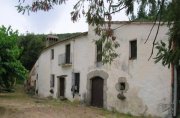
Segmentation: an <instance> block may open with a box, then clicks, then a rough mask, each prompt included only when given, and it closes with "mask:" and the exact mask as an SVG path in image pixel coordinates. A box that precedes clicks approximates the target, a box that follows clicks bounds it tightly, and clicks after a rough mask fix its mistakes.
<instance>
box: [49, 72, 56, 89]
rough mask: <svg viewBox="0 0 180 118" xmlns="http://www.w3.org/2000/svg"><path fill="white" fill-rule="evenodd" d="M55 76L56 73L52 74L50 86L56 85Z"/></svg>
mask: <svg viewBox="0 0 180 118" xmlns="http://www.w3.org/2000/svg"><path fill="white" fill-rule="evenodd" d="M54 77H55V75H54V74H52V75H51V79H50V87H54Z"/></svg>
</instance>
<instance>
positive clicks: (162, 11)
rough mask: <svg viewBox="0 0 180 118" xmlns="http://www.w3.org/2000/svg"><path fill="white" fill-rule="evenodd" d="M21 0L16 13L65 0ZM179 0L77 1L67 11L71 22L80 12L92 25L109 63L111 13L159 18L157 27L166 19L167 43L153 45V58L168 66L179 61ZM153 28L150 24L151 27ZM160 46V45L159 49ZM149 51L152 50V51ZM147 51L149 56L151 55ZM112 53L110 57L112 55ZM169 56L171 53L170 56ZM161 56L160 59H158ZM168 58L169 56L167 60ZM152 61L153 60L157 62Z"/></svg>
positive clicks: (112, 44) (112, 49) (47, 7)
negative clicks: (155, 50)
mask: <svg viewBox="0 0 180 118" xmlns="http://www.w3.org/2000/svg"><path fill="white" fill-rule="evenodd" d="M23 1H24V0H20V4H19V5H18V6H17V9H18V12H23V13H25V11H26V10H27V11H28V12H29V11H32V12H36V11H38V10H44V11H48V10H50V9H52V8H53V6H54V5H59V4H62V3H64V2H65V1H66V0H44V1H39V0H35V1H34V2H32V5H27V6H26V5H25V6H24V5H22V4H23V3H24V2H23ZM85 2H88V3H89V7H88V10H87V11H85V9H84V3H85ZM135 3H137V4H138V5H139V6H138V8H139V9H138V14H137V16H136V15H134V8H135ZM179 6H180V1H179V0H172V1H169V0H78V1H77V4H76V5H74V8H73V9H74V10H73V11H72V12H71V16H72V18H71V19H72V20H73V22H75V21H77V19H78V18H80V17H81V15H85V16H86V18H87V22H88V24H89V25H93V26H94V25H95V33H96V34H97V35H99V36H100V38H99V40H100V41H99V42H103V43H104V44H103V46H104V47H103V49H104V52H103V57H104V58H103V60H104V62H105V63H107V62H111V61H112V60H114V59H115V58H116V57H117V54H116V55H115V49H116V48H117V47H118V46H119V45H117V42H116V41H115V39H116V37H115V36H114V35H113V30H114V29H112V28H111V20H112V14H115V13H120V12H121V10H122V9H125V11H126V14H127V15H128V16H130V17H131V18H130V19H131V20H133V21H134V20H138V21H144V20H145V21H154V22H156V21H159V23H158V27H159V26H160V25H161V23H160V22H161V21H164V22H168V23H169V25H168V26H169V28H170V33H169V34H170V35H169V36H170V37H169V46H168V48H166V47H164V46H163V45H161V44H162V43H159V44H157V47H156V48H157V49H160V50H159V51H165V50H162V49H166V53H165V52H159V53H158V54H157V58H156V59H157V60H159V61H160V60H162V62H163V65H167V64H168V65H169V64H170V63H173V64H176V65H177V61H178V60H180V57H179V45H180V43H179V35H180V33H179V31H180V29H179V28H180V19H179V18H180V15H179V11H180V7H179ZM153 28H154V25H153V27H152V29H153ZM158 31H159V28H158V29H157V33H156V36H155V38H154V41H153V49H154V45H155V44H156V38H157V34H158ZM160 47H161V48H160ZM152 54H153V50H152ZM152 54H151V55H152ZM165 54H166V55H165ZM112 55H113V56H112ZM171 55H174V56H172V57H171ZM150 57H151V56H150ZM160 57H164V58H160ZM169 57H171V59H170V60H169V59H167V58H169ZM157 60H156V62H158V61H157Z"/></svg>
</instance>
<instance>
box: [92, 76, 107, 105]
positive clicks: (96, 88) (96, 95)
mask: <svg viewBox="0 0 180 118" xmlns="http://www.w3.org/2000/svg"><path fill="white" fill-rule="evenodd" d="M103 87H104V80H103V79H102V78H101V77H94V78H92V86H91V105H92V106H96V107H103V96H104V95H103V91H104V90H103Z"/></svg>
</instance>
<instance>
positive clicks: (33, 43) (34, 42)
mask: <svg viewBox="0 0 180 118" xmlns="http://www.w3.org/2000/svg"><path fill="white" fill-rule="evenodd" d="M45 38H46V36H45V35H34V34H32V33H31V34H30V33H29V34H27V35H25V36H24V35H22V36H20V37H19V40H18V45H19V47H20V48H21V49H22V53H21V55H20V61H21V62H22V64H23V66H24V67H26V69H27V70H31V68H32V67H33V65H34V63H35V62H36V60H37V59H38V56H39V54H40V53H41V51H42V50H43V48H44V47H45V43H44V41H45Z"/></svg>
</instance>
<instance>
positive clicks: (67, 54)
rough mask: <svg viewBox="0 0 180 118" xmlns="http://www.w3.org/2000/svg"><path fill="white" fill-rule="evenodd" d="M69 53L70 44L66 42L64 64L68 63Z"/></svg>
mask: <svg viewBox="0 0 180 118" xmlns="http://www.w3.org/2000/svg"><path fill="white" fill-rule="evenodd" d="M70 54H71V45H70V44H68V45H66V57H65V63H66V64H69V63H70Z"/></svg>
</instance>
